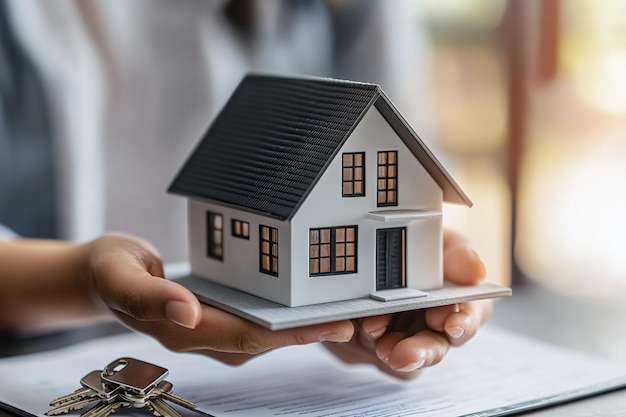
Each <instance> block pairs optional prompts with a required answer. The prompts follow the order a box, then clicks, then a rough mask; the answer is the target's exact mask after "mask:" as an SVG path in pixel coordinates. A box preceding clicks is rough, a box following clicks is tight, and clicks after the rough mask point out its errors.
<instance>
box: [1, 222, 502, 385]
mask: <svg viewBox="0 0 626 417" xmlns="http://www.w3.org/2000/svg"><path fill="white" fill-rule="evenodd" d="M0 265H2V268H1V269H0V285H1V286H2V291H0V328H4V329H21V330H25V329H29V330H42V329H51V328H55V327H58V326H70V325H77V324H84V323H88V322H94V321H98V320H105V319H111V318H113V317H116V318H117V319H118V320H119V321H121V322H122V323H123V324H124V325H126V326H127V327H129V328H130V329H133V330H135V331H137V332H140V333H144V334H147V335H150V336H152V337H154V338H155V339H157V340H158V341H160V342H161V343H162V344H163V345H164V346H165V347H167V348H168V349H171V350H173V351H177V352H196V353H200V354H204V355H207V356H210V357H212V358H214V359H217V360H220V361H223V362H225V363H228V364H233V365H235V364H242V363H244V362H245V361H247V360H249V359H251V358H253V357H254V356H256V355H258V354H261V353H263V352H266V351H268V350H271V349H274V348H278V347H283V346H288V345H301V344H308V343H315V342H324V344H325V346H326V347H327V348H328V349H329V350H330V351H331V352H332V353H334V354H335V355H336V356H337V357H339V358H341V359H342V360H344V361H346V362H348V363H369V364H372V365H374V366H377V367H378V368H379V369H381V370H382V371H384V372H387V373H389V374H391V375H394V376H398V377H402V378H411V377H414V376H416V375H417V374H418V373H419V370H420V369H422V368H424V367H427V366H432V365H435V364H437V363H439V362H440V361H441V360H442V359H443V358H444V356H445V355H446V353H447V351H448V349H449V348H450V347H451V346H460V345H462V344H463V343H465V342H466V341H467V340H469V339H470V338H471V337H472V336H473V335H474V334H475V333H476V331H477V330H478V328H479V326H480V325H481V324H482V323H483V322H484V321H485V320H486V319H487V317H488V316H489V314H490V311H491V303H489V302H470V303H463V304H460V305H452V306H443V307H437V308H430V309H427V310H425V311H422V310H418V311H413V312H405V313H397V314H393V315H389V314H388V315H381V316H374V317H366V318H362V319H358V320H354V321H350V320H343V321H338V322H333V323H325V324H319V325H313V326H306V327H301V328H295V329H287V330H280V331H271V330H268V329H266V328H264V327H261V326H259V325H257V324H254V323H252V322H249V321H247V320H244V319H242V318H240V317H237V316H234V315H232V314H230V313H227V312H224V311H222V310H219V309H217V308H213V307H210V306H208V305H205V304H200V303H199V301H198V300H197V298H196V297H195V296H194V295H193V294H192V293H191V292H190V291H189V290H187V289H186V288H184V287H182V286H181V285H179V284H177V283H176V282H175V281H170V280H167V279H163V276H164V273H163V264H162V262H161V258H160V256H159V253H158V251H157V249H156V248H155V247H154V246H153V245H152V244H150V243H149V242H148V241H146V240H143V239H139V238H137V237H133V236H129V235H125V234H121V233H107V234H104V235H103V236H101V237H98V238H96V239H94V240H91V241H89V242H86V243H72V242H65V241H59V240H45V239H21V238H13V239H7V240H5V241H2V242H0ZM444 274H445V278H446V279H447V280H449V281H451V282H455V283H459V284H467V285H471V284H475V283H477V282H479V281H480V280H481V279H483V278H484V275H485V268H484V265H483V264H482V262H481V261H480V259H479V258H478V256H477V255H476V253H475V252H474V251H473V250H472V249H471V246H470V245H469V244H468V242H467V239H466V238H465V237H463V236H462V235H460V234H459V233H457V232H454V231H452V230H449V229H448V230H446V231H445V235H444Z"/></svg>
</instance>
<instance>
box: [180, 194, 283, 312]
mask: <svg viewBox="0 0 626 417" xmlns="http://www.w3.org/2000/svg"><path fill="white" fill-rule="evenodd" d="M208 211H210V212H213V213H218V214H221V215H222V216H223V242H224V247H223V261H219V260H217V259H213V258H210V257H208V256H207V245H208V242H207V224H206V217H207V215H206V213H207V212H208ZM188 215H189V239H190V242H189V248H190V263H191V271H192V273H193V274H194V275H197V276H200V277H203V278H208V279H211V280H213V281H215V282H219V283H222V284H225V285H228V286H231V287H234V288H237V289H239V290H242V291H245V292H249V293H251V294H254V295H257V296H259V297H263V298H267V299H269V300H272V301H275V302H277V303H281V304H284V305H289V303H290V299H289V298H290V293H291V284H290V279H289V278H290V276H289V275H290V270H291V261H290V249H291V241H290V233H289V223H287V222H282V221H279V220H275V219H272V218H268V217H264V216H259V215H256V214H252V213H249V212H245V211H241V210H236V209H232V208H229V207H225V206H221V205H217V204H213V203H209V202H205V201H202V200H196V199H189V203H188ZM233 218H234V219H237V220H242V221H246V222H249V223H250V239H249V240H246V239H242V238H238V237H234V236H232V234H231V219H233ZM259 224H262V225H265V226H270V227H274V228H277V229H278V277H276V276H273V275H269V274H265V273H262V272H259V262H260V261H259V256H260V255H259Z"/></svg>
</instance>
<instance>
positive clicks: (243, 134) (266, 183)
mask: <svg viewBox="0 0 626 417" xmlns="http://www.w3.org/2000/svg"><path fill="white" fill-rule="evenodd" d="M374 104H375V105H376V107H377V108H378V110H379V111H380V112H381V114H382V115H383V116H384V117H385V118H386V119H387V121H388V122H389V124H390V125H391V126H392V128H393V129H394V130H395V131H396V132H397V133H398V135H399V136H400V137H401V138H402V139H403V141H404V142H405V143H407V145H408V146H409V149H411V151H412V152H413V153H414V154H415V156H416V157H417V158H418V159H419V160H420V162H421V163H422V164H423V165H424V166H425V168H426V169H427V170H428V171H429V172H430V174H431V175H432V176H433V178H434V179H435V181H437V183H438V184H439V185H440V186H441V188H442V189H443V191H444V200H446V201H450V202H457V203H462V204H466V205H471V202H470V200H469V199H468V198H467V196H465V194H464V193H463V192H462V190H461V189H460V188H459V187H458V185H456V183H455V182H454V180H453V179H452V178H451V177H450V175H449V174H448V173H447V172H446V171H445V169H443V167H442V166H441V164H440V163H439V162H438V161H437V160H436V159H435V157H434V156H433V155H432V153H431V152H430V151H429V150H428V148H426V146H425V145H424V144H423V143H422V141H421V140H420V139H419V138H418V137H417V135H416V134H415V133H414V132H413V131H412V130H411V128H410V127H409V126H408V124H407V123H406V122H405V121H404V119H403V118H402V116H400V114H399V113H398V112H397V110H396V109H395V107H394V106H393V105H392V104H391V102H390V101H389V99H388V98H387V97H386V96H385V94H384V93H383V92H382V90H381V89H380V87H379V86H377V85H375V84H365V83H357V82H351V81H340V80H332V79H323V78H313V77H302V78H287V77H279V76H268V75H248V76H247V77H245V78H244V79H243V81H242V82H241V83H240V84H239V86H238V87H237V89H236V90H235V92H234V93H233V95H232V97H231V98H230V100H229V101H228V103H227V104H226V106H225V107H224V108H223V109H222V111H221V112H220V113H219V115H218V116H217V117H216V119H215V120H214V121H213V123H212V124H211V126H210V127H209V129H208V130H207V132H206V133H205V134H204V137H203V138H202V140H201V141H200V143H199V144H198V146H197V147H196V149H195V150H194V151H193V153H192V155H191V156H190V158H189V159H188V160H187V162H186V163H185V164H184V166H183V167H182V169H181V171H180V172H179V173H178V175H177V176H176V178H175V179H174V181H173V182H172V184H171V185H170V187H169V191H170V192H173V193H177V194H182V195H185V196H189V197H200V198H203V199H208V200H211V201H214V202H219V203H222V204H226V205H228V206H232V207H236V208H239V209H244V210H249V211H253V212H256V213H261V214H264V215H268V216H272V217H276V218H279V219H283V220H285V219H291V218H292V217H293V215H294V214H295V213H296V211H297V209H298V207H299V206H300V204H301V203H302V202H303V201H304V199H305V198H306V196H307V195H308V194H309V192H310V191H311V190H312V189H313V187H314V186H315V184H316V182H317V180H318V179H319V178H320V176H321V175H322V173H323V172H324V170H325V169H326V167H327V166H328V164H330V162H331V161H332V159H333V157H334V156H335V155H336V154H337V152H339V149H340V148H341V145H342V144H343V143H344V142H345V140H346V139H347V138H348V136H349V135H350V133H352V131H353V130H354V128H355V127H356V126H357V125H358V123H359V121H360V120H361V118H362V117H363V116H364V115H365V113H366V112H367V110H368V109H369V108H370V107H371V106H372V105H374Z"/></svg>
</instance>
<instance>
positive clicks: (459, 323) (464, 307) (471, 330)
mask: <svg viewBox="0 0 626 417" xmlns="http://www.w3.org/2000/svg"><path fill="white" fill-rule="evenodd" d="M492 305H493V303H492V300H480V301H472V302H468V303H463V304H461V305H460V308H459V311H458V312H455V313H453V314H450V315H449V316H448V317H447V318H446V320H445V323H444V329H443V331H444V332H445V333H446V335H447V337H448V340H449V341H450V344H451V345H452V346H460V345H462V344H463V343H465V342H467V341H468V340H470V339H471V338H472V337H474V335H475V334H476V332H477V331H478V329H479V327H480V326H481V325H482V324H483V323H484V322H485V321H487V319H488V318H489V316H490V315H491V311H492Z"/></svg>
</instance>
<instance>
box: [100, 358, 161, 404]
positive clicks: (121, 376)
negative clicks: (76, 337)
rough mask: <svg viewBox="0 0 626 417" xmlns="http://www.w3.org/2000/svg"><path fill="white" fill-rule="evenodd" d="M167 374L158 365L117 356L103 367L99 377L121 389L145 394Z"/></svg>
mask: <svg viewBox="0 0 626 417" xmlns="http://www.w3.org/2000/svg"><path fill="white" fill-rule="evenodd" d="M167 374H168V371H167V369H165V368H162V367H160V366H157V365H153V364H151V363H148V362H144V361H140V360H138V359H133V358H119V359H116V360H114V361H113V362H111V363H110V364H108V365H107V366H106V368H104V370H103V371H102V375H101V377H102V380H103V381H105V382H108V383H109V384H112V385H114V386H118V387H120V389H121V390H123V391H127V392H131V393H133V394H138V395H144V396H145V395H146V393H147V392H148V391H150V390H151V389H152V388H154V387H155V386H156V385H157V384H158V383H159V382H161V381H163V380H164V379H165V377H166V376H167Z"/></svg>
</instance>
